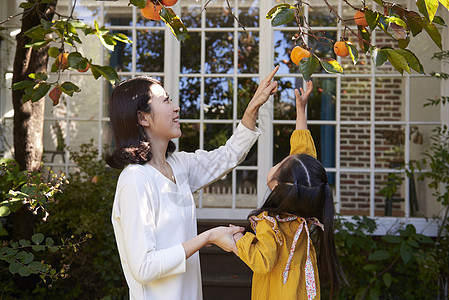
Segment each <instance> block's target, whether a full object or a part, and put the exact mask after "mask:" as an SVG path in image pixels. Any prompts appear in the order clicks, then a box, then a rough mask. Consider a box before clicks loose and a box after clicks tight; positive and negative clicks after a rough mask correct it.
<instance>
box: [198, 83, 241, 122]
mask: <svg viewBox="0 0 449 300" xmlns="http://www.w3.org/2000/svg"><path fill="white" fill-rule="evenodd" d="M233 81H234V80H233V79H232V78H231V77H229V78H218V77H209V78H206V79H205V91H204V107H203V109H204V117H205V118H206V119H232V118H233V116H232V111H233V110H232V99H233V86H234V84H233Z"/></svg>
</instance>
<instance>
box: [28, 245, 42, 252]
mask: <svg viewBox="0 0 449 300" xmlns="http://www.w3.org/2000/svg"><path fill="white" fill-rule="evenodd" d="M31 249H33V251H44V250H45V246H44V245H34V246H33V247H31Z"/></svg>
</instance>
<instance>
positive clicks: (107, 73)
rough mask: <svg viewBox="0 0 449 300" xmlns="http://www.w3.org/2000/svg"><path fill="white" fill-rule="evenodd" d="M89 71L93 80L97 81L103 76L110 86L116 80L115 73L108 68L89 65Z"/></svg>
mask: <svg viewBox="0 0 449 300" xmlns="http://www.w3.org/2000/svg"><path fill="white" fill-rule="evenodd" d="M90 69H91V71H92V75H93V76H94V78H95V79H98V77H100V76H103V77H104V78H106V79H107V80H108V81H109V82H110V83H111V84H114V83H115V81H117V80H118V75H117V72H116V71H115V70H114V68H112V67H110V66H100V65H94V64H91V65H90Z"/></svg>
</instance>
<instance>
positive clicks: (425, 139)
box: [410, 125, 438, 161]
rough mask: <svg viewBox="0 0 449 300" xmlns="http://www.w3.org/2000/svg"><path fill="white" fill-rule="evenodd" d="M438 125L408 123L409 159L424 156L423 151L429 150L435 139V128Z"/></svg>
mask: <svg viewBox="0 0 449 300" xmlns="http://www.w3.org/2000/svg"><path fill="white" fill-rule="evenodd" d="M437 126H438V125H410V160H411V161H416V160H421V159H423V158H424V154H423V153H424V152H426V151H430V146H431V145H432V144H434V143H435V141H436V140H432V137H433V136H434V135H435V132H434V130H435V128H436V127H437Z"/></svg>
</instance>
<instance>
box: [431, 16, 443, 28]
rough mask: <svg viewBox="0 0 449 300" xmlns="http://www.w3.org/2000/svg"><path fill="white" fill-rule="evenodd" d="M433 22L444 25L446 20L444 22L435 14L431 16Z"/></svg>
mask: <svg viewBox="0 0 449 300" xmlns="http://www.w3.org/2000/svg"><path fill="white" fill-rule="evenodd" d="M433 23H434V24H438V25H441V26H446V22H444V19H443V18H442V17H440V16H435V17H434V18H433Z"/></svg>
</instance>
